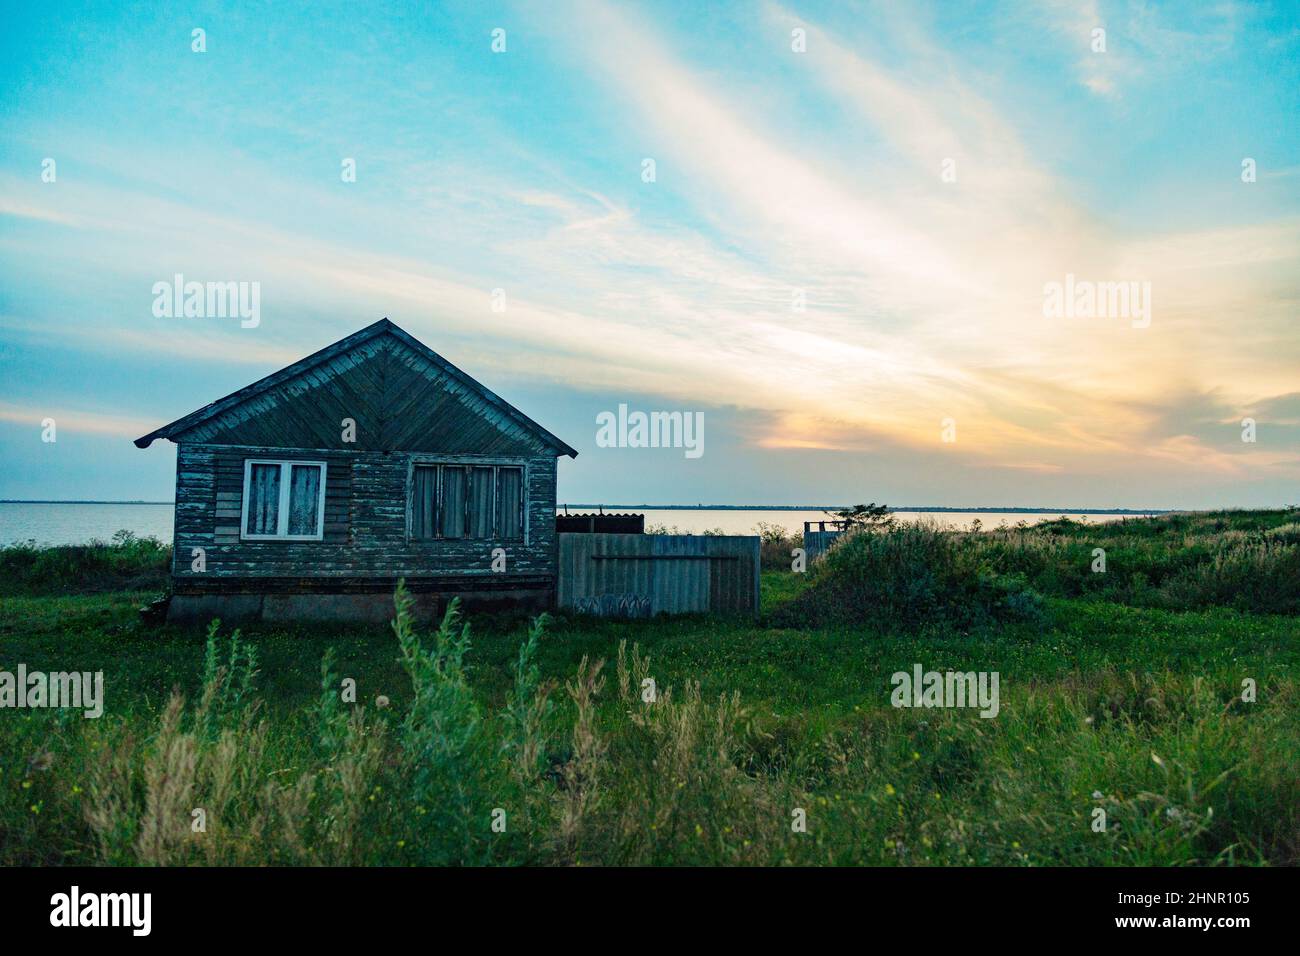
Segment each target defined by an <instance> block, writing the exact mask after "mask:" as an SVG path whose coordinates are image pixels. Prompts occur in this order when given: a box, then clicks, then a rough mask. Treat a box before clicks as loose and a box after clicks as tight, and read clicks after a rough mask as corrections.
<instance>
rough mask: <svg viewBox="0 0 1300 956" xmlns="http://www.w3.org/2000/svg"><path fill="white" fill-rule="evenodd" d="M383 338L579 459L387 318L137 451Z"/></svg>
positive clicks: (181, 421)
mask: <svg viewBox="0 0 1300 956" xmlns="http://www.w3.org/2000/svg"><path fill="white" fill-rule="evenodd" d="M383 335H391V336H393V337H395V338H396V339H397V340H398V341H400V342H402V343H403V344H404V345H406V346H407V347H409V348H411V349H413V350H414V351H415V352H417V353H418V354H419V355H421V356H422V357H424V358H425V359H427V360H428V361H429V362H430V363H431V364H432V365H434V366H435V367H436V368H437V369H438V370H439V371H440V372H442V373H443V374H445V375H446V376H447V377H448V378H450V379H452V380H454V381H456V382H457V383H459V384H460V385H462V386H464V387H465V388H466V389H468V390H470V391H471V392H473V393H474V394H476V395H478V396H479V397H480V398H482V400H483V401H485V402H487V403H488V404H489V405H492V406H493V407H495V408H496V409H498V410H499V411H500V412H501V413H502V414H504V415H505V416H506V417H507V418H509V419H510V420H512V421H513V422H514V423H515V424H517V425H519V426H520V427H521V428H523V429H524V430H525V431H527V432H529V433H531V434H532V435H534V436H535V437H536V438H538V439H539V440H540V441H541V442H542V443H543V444H546V445H550V446H552V447H554V448H555V449H556V450H557V451H559V452H560V453H561V454H564V455H568V456H569V457H570V458H577V457H578V452H577V451H576V450H575V449H573V448H572V447H570V446H569V445H568V444H566V443H565V442H563V441H561V440H560V439H559V438H557V437H556V436H555V435H553V434H551V433H550V432H549V431H547V430H546V429H545V428H543V427H542V426H541V425H539V424H537V422H535V421H533V420H532V419H531V418H529V417H528V416H527V415H525V414H524V413H523V412H521V411H520V410H519V409H517V408H515V407H514V406H513V405H511V404H510V403H509V402H507V401H506V400H505V399H503V398H501V397H500V396H498V395H496V394H495V393H493V392H492V391H490V390H489V389H487V388H485V387H484V386H483V385H481V384H480V383H479V382H477V381H475V380H474V379H473V378H471V377H470V376H469V375H467V374H465V373H464V372H462V371H461V370H460V369H458V368H457V367H456V366H454V365H452V364H451V363H450V362H448V361H447V360H446V359H445V358H443V357H442V356H441V355H439V354H438V353H437V352H435V351H433V349H431V348H429V347H428V346H427V345H425V344H424V343H423V342H421V341H420V340H419V339H417V338H415V337H414V336H413V335H411V334H410V333H409V332H406V331H404V330H403V329H400V328H398V327H397V326H396V325H395V324H393V323H392V322H390V321H389V320H388V319H386V318H384V319H380V320H379V321H378V322H376V323H374V324H373V325H368V326H366V327H365V328H364V329H362V330H361V331H359V332H354V333H352V334H351V335H349V336H348V337H347V338H344V339H340V340H339V341H337V342H335V343H334V344H333V345H329V346H326V347H325V348H323V349H321V350H320V351H319V352H313V353H312V354H311V355H308V356H307V357H306V358H304V359H300V360H299V361H297V362H294V363H293V364H292V365H289V366H287V367H285V368H282V369H280V371H278V372H275V373H273V374H271V375H268V376H266V378H264V379H261V380H259V381H256V382H254V383H253V384H252V385H247V386H245V387H244V388H241V389H240V390H239V391H237V392H232V393H230V394H229V395H227V396H226V397H225V398H219V399H217V400H216V401H215V402H212V403H211V404H208V405H205V406H203V407H202V408H200V409H199V410H198V411H195V412H190V414H188V415H186V416H184V417H183V418H178V419H176V421H174V422H172V423H171V424H169V425H164V426H163V427H162V428H159V429H157V430H156V431H152V432H150V433H149V434H148V435H145V436H143V437H141V438H137V439H136V440H135V444H136V447H138V448H148V447H149V446H150V445H151V444H153V441H154V439H157V438H167V439H171V440H172V441H175V440H176V437H177V436H179V435H181V434H183V433H184V432H187V431H190V430H191V429H193V428H195V427H197V426H198V425H201V424H203V423H204V422H207V421H209V420H210V419H212V418H215V417H216V416H218V415H221V414H223V413H225V412H227V411H229V410H230V409H232V408H234V407H235V406H237V405H240V404H242V403H243V402H247V401H249V400H250V399H253V398H256V397H257V396H259V395H261V394H263V393H265V392H268V391H270V390H271V389H274V388H278V387H280V386H282V385H284V384H285V383H287V382H289V381H291V380H293V379H295V378H297V377H298V376H300V375H303V374H304V373H306V372H309V371H311V370H312V369H313V368H316V367H318V366H320V365H322V364H324V363H326V362H329V361H330V360H332V359H333V358H335V357H336V356H338V355H341V354H343V353H345V352H349V351H351V350H352V349H355V348H357V347H358V346H360V345H362V344H364V343H366V342H369V341H370V340H371V339H375V338H378V337H379V336H383Z"/></svg>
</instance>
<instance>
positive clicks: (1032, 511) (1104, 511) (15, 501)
mask: <svg viewBox="0 0 1300 956" xmlns="http://www.w3.org/2000/svg"><path fill="white" fill-rule="evenodd" d="M175 504H176V502H174V501H92V500H84V501H83V500H80V499H70V500H67V501H56V500H53V499H48V500H47V499H31V500H28V499H23V498H0V505H172V506H175ZM555 507H556V509H557V510H559V509H564V508H570V509H577V508H599V509H604V510H605V511H609V512H614V511H840V510H842V509H843V508H845V507H849V506H846V505H607V504H572V503H569V502H559V503H558V504H556V506H555ZM889 510H890V511H891V512H909V513H913V514H921V513H930V512H932V513H935V514H943V513H953V514H1027V515H1164V514H1172V513H1173V512H1175V511H1180V510H1184V509H1179V508H998V507H987V506H986V507H979V508H958V507H950V506H947V505H923V506H912V505H907V506H899V507H897V508H890V509H889Z"/></svg>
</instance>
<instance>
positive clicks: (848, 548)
mask: <svg viewBox="0 0 1300 956" xmlns="http://www.w3.org/2000/svg"><path fill="white" fill-rule="evenodd" d="M810 574H811V575H812V578H811V580H810V581H809V585H808V587H807V588H806V589H805V590H804V591H803V592H802V593H801V594H800V595H799V596H798V597H797V598H796V599H795V600H794V601H793V602H792V603H791V604H789V605H787V606H786V607H785V608H783V609H782V610H781V611H779V612H778V614H777V618H778V623H782V624H788V625H798V624H806V625H813V626H816V625H819V624H834V623H839V624H860V623H866V622H879V623H884V624H887V625H888V624H897V625H901V626H902V627H905V628H914V627H917V626H920V625H922V624H927V623H938V622H943V623H947V624H950V625H953V626H956V627H961V628H968V627H974V626H979V625H983V624H989V623H992V622H995V621H1006V620H1036V619H1038V618H1039V617H1040V616H1041V613H1042V610H1041V606H1042V600H1041V598H1040V597H1039V596H1038V595H1037V593H1035V592H1034V591H1033V590H1032V589H1031V588H1030V587H1029V586H1028V584H1027V583H1026V580H1025V576H1024V575H1023V574H1021V573H1016V572H1001V571H997V570H994V569H993V568H991V567H990V566H988V565H987V564H985V563H983V562H982V561H981V554H980V550H979V548H978V546H977V545H976V544H975V543H974V542H973V540H972V538H970V537H967V536H963V535H960V534H955V533H953V532H948V531H944V530H941V529H940V528H939V527H938V526H937V525H936V524H934V523H932V522H918V523H916V524H906V525H895V526H893V527H891V528H888V529H886V530H883V531H858V532H853V533H850V534H848V535H846V536H844V537H842V538H840V539H839V540H837V541H836V542H835V544H834V545H832V546H831V548H830V549H829V550H828V551H827V552H826V554H825V556H824V557H823V558H822V559H821V560H820V561H817V562H815V563H814V565H813V569H812V570H811V572H810Z"/></svg>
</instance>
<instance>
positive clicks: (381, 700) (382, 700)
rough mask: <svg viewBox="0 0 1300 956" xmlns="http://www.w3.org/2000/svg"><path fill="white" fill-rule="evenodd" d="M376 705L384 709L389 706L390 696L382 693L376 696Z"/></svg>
mask: <svg viewBox="0 0 1300 956" xmlns="http://www.w3.org/2000/svg"><path fill="white" fill-rule="evenodd" d="M375 706H376V707H378V708H379V709H380V710H382V709H384V708H385V707H387V706H388V698H387V697H385V696H384V695H383V694H380V695H379V696H378V697H376V698H375Z"/></svg>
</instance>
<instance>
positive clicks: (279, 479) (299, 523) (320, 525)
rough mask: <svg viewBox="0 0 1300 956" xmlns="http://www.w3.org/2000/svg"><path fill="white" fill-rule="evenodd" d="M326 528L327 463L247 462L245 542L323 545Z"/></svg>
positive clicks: (245, 475)
mask: <svg viewBox="0 0 1300 956" xmlns="http://www.w3.org/2000/svg"><path fill="white" fill-rule="evenodd" d="M324 525H325V463H324V462H323V461H258V460H251V459H250V460H247V461H245V463H244V515H243V524H242V536H243V537H244V538H251V539H267V540H296V541H319V540H320V539H321V538H322V537H323V536H324Z"/></svg>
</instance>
